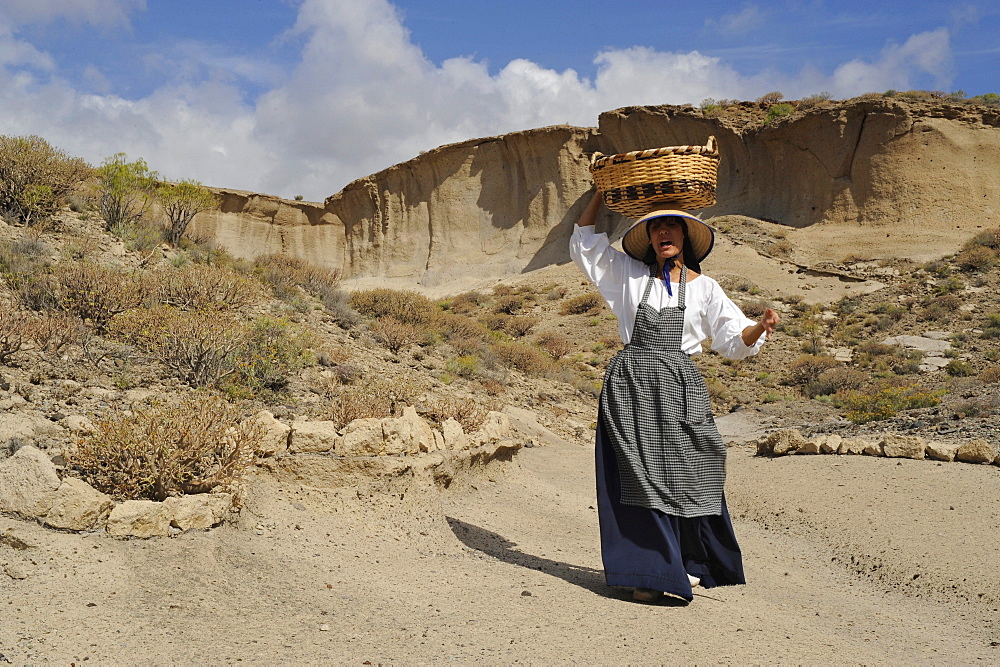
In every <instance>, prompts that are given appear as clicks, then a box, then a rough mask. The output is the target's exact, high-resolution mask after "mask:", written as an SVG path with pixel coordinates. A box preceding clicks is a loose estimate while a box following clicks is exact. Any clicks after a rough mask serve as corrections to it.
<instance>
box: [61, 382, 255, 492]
mask: <svg viewBox="0 0 1000 667" xmlns="http://www.w3.org/2000/svg"><path fill="white" fill-rule="evenodd" d="M262 438H263V429H262V427H261V426H260V425H259V424H258V423H257V422H255V421H253V420H252V419H248V418H245V417H244V416H242V415H241V414H240V412H239V410H238V409H237V408H236V407H234V406H232V405H230V404H228V403H226V402H225V401H224V400H222V399H221V398H219V397H218V396H216V395H214V394H203V393H192V394H189V395H186V396H184V397H182V398H180V399H179V400H175V401H171V402H161V403H157V404H155V405H153V406H151V407H133V408H132V409H131V410H128V411H124V410H112V411H111V413H110V414H109V415H108V416H106V417H105V418H103V419H101V420H98V421H97V422H96V423H95V424H94V429H93V433H92V435H90V436H88V437H86V438H83V439H81V440H79V441H78V442H77V443H76V446H75V447H74V448H73V449H71V450H70V451H69V452H68V453H67V455H66V461H67V465H68V466H69V467H70V468H72V469H74V470H76V471H77V472H78V473H79V474H80V475H81V477H83V479H84V480H86V481H87V482H88V483H89V484H90V485H91V486H93V487H94V488H96V489H98V490H100V491H103V492H104V493H108V494H110V495H112V496H114V497H116V498H118V499H121V500H128V499H139V498H147V499H150V500H160V501H162V500H165V499H166V498H168V497H170V496H175V495H180V494H184V493H206V492H208V491H211V490H213V489H215V488H217V487H225V486H227V485H229V484H231V483H232V482H233V481H234V480H236V479H237V478H239V477H240V475H241V474H243V472H244V471H245V470H246V469H247V468H248V467H249V465H250V464H251V462H252V455H253V452H254V449H255V447H256V446H257V445H258V443H259V442H260V441H261V440H262Z"/></svg>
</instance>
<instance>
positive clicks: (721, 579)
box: [596, 420, 746, 601]
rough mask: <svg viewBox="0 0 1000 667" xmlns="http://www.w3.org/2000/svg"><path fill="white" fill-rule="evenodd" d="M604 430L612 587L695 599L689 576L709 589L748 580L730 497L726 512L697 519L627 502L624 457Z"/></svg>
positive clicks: (602, 500)
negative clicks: (621, 464)
mask: <svg viewBox="0 0 1000 667" xmlns="http://www.w3.org/2000/svg"><path fill="white" fill-rule="evenodd" d="M598 424H600V420H599V421H598ZM603 430H604V428H603V426H599V427H598V429H597V452H596V454H597V456H596V458H597V513H598V516H599V519H600V524H601V556H602V558H603V560H604V577H605V579H606V581H607V583H608V585H609V586H629V587H633V588H651V589H653V590H657V591H664V592H666V593H670V594H671V595H676V596H678V597H682V598H684V599H686V600H689V601H690V600H691V599H692V593H691V584H690V582H689V580H688V577H687V575H688V574H690V575H692V576H695V577H698V578H699V579H701V585H702V586H704V587H705V588H712V587H714V586H731V585H735V584H745V583H746V579H745V578H744V576H743V557H742V555H741V553H740V547H739V545H738V544H737V543H736V535H735V534H734V533H733V524H732V522H731V521H730V519H729V510H728V509H727V508H726V499H725V498H723V499H722V514H721V515H715V516H700V517H693V518H684V517H678V516H672V515H669V514H664V513H663V512H660V511H659V510H655V509H647V508H645V507H637V506H634V505H624V504H622V502H621V483H620V480H619V476H618V461H617V458H616V456H615V452H614V449H613V448H612V447H611V445H610V443H608V441H607V438H606V436H605V435H604V433H603Z"/></svg>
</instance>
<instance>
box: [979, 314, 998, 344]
mask: <svg viewBox="0 0 1000 667" xmlns="http://www.w3.org/2000/svg"><path fill="white" fill-rule="evenodd" d="M981 336H982V337H983V338H1000V313H987V314H986V322H985V323H984V325H983V333H982V334H981Z"/></svg>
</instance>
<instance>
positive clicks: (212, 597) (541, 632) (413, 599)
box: [0, 442, 1000, 664]
mask: <svg viewBox="0 0 1000 667" xmlns="http://www.w3.org/2000/svg"><path fill="white" fill-rule="evenodd" d="M731 452H732V454H731V457H730V483H729V487H728V489H729V491H728V493H729V499H730V505H731V508H732V511H733V515H734V518H735V520H736V530H737V535H738V536H739V538H740V540H741V544H742V547H743V550H744V555H745V559H746V568H747V578H748V580H749V581H750V584H749V585H748V586H745V587H735V588H716V589H712V590H708V591H702V592H701V594H699V595H697V596H696V598H695V600H694V602H693V603H692V604H691V605H689V606H687V607H672V606H666V605H659V606H644V605H640V604H636V603H633V602H631V601H630V600H629V599H628V596H627V594H626V592H625V591H622V590H615V589H608V588H606V587H605V586H604V582H603V575H602V573H601V569H600V568H601V563H600V553H599V549H598V533H597V520H596V512H595V510H594V509H593V506H594V498H593V491H592V489H593V478H592V474H593V473H592V468H593V466H592V454H593V450H592V448H590V447H587V446H585V445H578V444H572V443H565V442H563V443H552V444H549V445H547V446H544V447H535V448H532V449H525V450H522V452H521V453H520V454H519V455H518V456H517V459H516V460H515V462H513V463H508V464H494V465H493V466H491V467H490V468H487V469H486V470H482V471H479V472H477V473H475V474H471V473H470V474H469V475H468V476H466V477H464V478H462V479H460V480H458V481H456V482H455V483H454V484H453V485H452V486H451V487H450V488H449V489H447V490H444V491H439V490H435V489H432V488H419V489H417V488H409V489H406V488H403V487H399V488H397V489H395V491H394V492H393V493H391V494H390V493H389V492H388V491H386V490H385V489H383V490H382V491H381V492H378V493H376V492H368V491H365V490H362V489H357V488H340V489H329V488H321V486H322V484H321V482H322V480H321V479H319V478H316V479H302V478H300V479H294V478H293V477H294V476H293V475H291V474H285V475H278V476H274V475H269V476H265V477H262V478H260V479H259V480H258V481H257V483H256V484H255V485H254V487H253V489H252V490H251V493H250V496H249V498H248V504H247V507H246V509H245V510H244V512H243V517H242V519H241V522H240V523H241V525H240V526H230V527H224V528H220V529H216V530H214V531H211V532H207V533H194V534H185V535H182V536H180V537H178V538H175V539H158V540H149V541H131V542H119V541H113V540H110V539H107V538H105V537H98V536H88V537H80V536H76V535H63V534H59V533H54V532H51V531H47V530H44V529H41V528H39V527H37V526H34V525H30V524H26V523H23V522H17V521H13V520H10V519H0V536H2V537H0V562H5V563H7V564H13V565H15V566H17V567H21V568H22V569H23V573H24V574H26V575H27V576H26V578H25V579H22V580H14V579H11V578H9V577H0V605H2V606H3V614H2V616H3V619H4V620H3V622H2V623H0V654H2V655H3V658H0V662H2V661H3V659H6V660H9V661H11V662H13V663H14V664H22V663H29V662H30V663H40V662H48V661H51V662H64V663H65V662H77V663H79V662H80V661H83V660H85V659H88V658H89V660H88V662H90V663H97V664H100V663H112V662H117V663H120V662H133V663H134V662H167V661H169V662H179V663H204V662H206V661H211V662H213V663H235V662H266V663H273V662H329V661H333V662H344V663H351V662H354V663H360V662H363V661H365V660H368V661H371V662H372V663H380V662H382V663H385V662H394V663H399V662H428V661H459V662H472V661H489V662H522V661H523V662H528V661H531V662H542V663H552V662H588V663H591V662H605V663H625V662H632V663H635V662H726V661H731V662H837V663H845V662H848V663H914V662H942V661H947V662H949V663H952V664H954V663H975V662H984V663H985V662H993V663H995V662H996V661H997V660H998V659H1000V647H998V646H996V645H995V644H996V642H997V641H1000V631H998V628H997V626H996V624H995V621H993V620H991V619H992V618H993V617H995V616H997V614H996V612H995V609H996V607H997V606H998V600H997V597H998V596H997V592H998V590H997V578H998V575H997V572H1000V567H998V564H997V561H996V559H997V555H996V549H995V544H996V535H997V532H996V531H997V527H996V525H995V519H994V520H993V521H994V523H993V524H989V517H992V516H993V514H990V513H989V512H988V510H987V509H982V510H978V509H977V510H975V511H973V510H967V511H965V512H959V510H949V509H947V507H950V506H952V505H951V503H952V502H954V501H952V500H948V499H947V497H945V496H941V495H940V494H937V493H936V492H935V491H934V490H933V489H934V485H935V483H940V485H941V488H942V489H943V488H953V487H955V486H956V485H958V486H957V488H962V487H963V486H964V488H965V493H960V492H958V491H955V493H956V494H957V495H960V496H962V497H965V498H966V499H967V503H968V505H970V506H971V505H975V506H977V507H983V508H987V507H989V506H993V507H996V506H997V505H996V504H997V502H1000V497H998V494H1000V491H998V490H997V489H998V487H1000V485H998V484H997V481H998V479H997V470H996V469H995V468H989V467H976V466H967V465H961V464H952V465H951V466H936V465H935V464H933V463H929V462H907V465H903V466H896V465H895V463H894V462H892V461H887V460H885V459H880V460H876V459H866V458H865V457H853V458H852V459H839V460H837V459H835V458H834V457H799V458H798V459H795V458H794V457H789V458H788V459H783V460H766V459H757V458H755V457H752V456H750V454H749V452H748V451H747V450H746V449H744V448H736V449H733V450H731ZM835 464H839V465H835ZM900 475H901V476H900ZM991 475H992V476H991ZM300 477H301V476H300ZM844 479H847V480H849V481H852V483H853V495H854V498H847V497H845V496H844V495H843V493H844V492H843V489H844V488H845V487H842V486H839V485H840V484H844V483H846V482H845V481H844ZM906 480H910V482H907V481H906ZM911 482H912V483H913V484H917V483H922V484H923V487H922V488H930V489H931V491H929V492H928V493H925V494H919V493H918V494H915V495H914V494H913V493H910V489H909V487H908V486H907V484H909V483H911ZM831 489H838V490H840V494H841V495H840V496H838V497H836V498H835V497H834V494H835V492H834V491H831ZM896 489H899V490H896ZM932 495H933V496H934V497H933V498H932V497H931V496H932ZM904 499H905V501H906V502H903V500H904ZM943 503H948V504H947V505H944V509H942V508H941V507H940V505H941V504H943ZM800 510H801V511H800ZM880 515H881V516H882V519H879V518H878V517H879V516H880ZM942 515H943V516H942ZM919 517H926V518H927V520H926V521H924V522H921V521H915V520H913V519H915V518H919ZM984 521H985V524H986V525H984ZM956 522H957V523H958V524H961V525H959V526H958V527H953V528H951V529H949V528H948V527H949V526H952V525H954V524H956ZM949 530H951V531H952V533H948V532H947V531H949ZM942 531H946V532H945V533H944V537H945V539H942V540H938V542H937V544H938V546H936V547H934V548H932V549H931V548H929V549H924V550H912V553H910V552H908V551H905V550H909V549H912V547H913V544H915V543H920V542H921V541H926V538H925V536H924V533H928V532H929V533H940V532H942ZM963 531H964V532H963ZM958 534H961V535H962V540H961V541H960V542H956V541H955V535H958ZM893 547H896V548H897V549H903V550H904V551H903V552H899V551H893ZM880 550H882V551H880ZM852 552H853V553H856V556H857V563H855V564H852V563H851V562H850V560H849V557H848V554H849V553H852ZM883 552H884V553H883ZM890 553H902V554H903V555H901V556H899V557H898V558H897V559H896V561H894V562H893V564H892V566H891V567H890V566H889V561H890V559H889V558H888V556H887V555H886V554H890ZM880 554H881V555H880ZM845 558H847V561H846V562H845ZM876 560H880V562H882V563H883V565H882V566H881V567H880V568H876V569H875V570H874V571H873V570H870V569H868V568H869V567H870V565H872V564H874V563H875V561H876ZM915 564H920V565H921V566H922V569H921V570H920V571H919V572H920V573H922V576H920V577H918V578H917V579H915V580H914V579H910V580H909V582H906V581H905V580H906V578H907V577H911V576H912V575H911V574H910V573H911V571H913V568H914V566H915ZM958 564H963V565H964V568H959V567H958ZM957 570H964V571H957ZM872 572H874V574H872ZM913 573H914V574H916V573H918V572H916V571H913ZM973 575H974V576H973ZM973 579H979V580H980V581H981V582H983V583H982V586H978V585H973V584H971V583H968V582H969V581H970V580H973ZM921 580H923V581H921ZM962 580H965V582H964V583H963V581H962ZM924 582H927V583H926V584H925V583H924ZM949 582H952V583H949ZM991 582H992V583H991ZM952 585H954V586H956V588H955V589H950V588H949V586H952ZM977 586H978V587H977ZM949 590H954V591H957V592H958V594H955V595H950V596H949V594H947V592H946V591H949ZM980 592H982V593H984V595H983V597H979V596H978V593H980ZM960 595H965V596H966V597H969V598H971V600H968V601H967V600H965V599H963V598H962V597H960ZM991 643H992V644H994V645H991Z"/></svg>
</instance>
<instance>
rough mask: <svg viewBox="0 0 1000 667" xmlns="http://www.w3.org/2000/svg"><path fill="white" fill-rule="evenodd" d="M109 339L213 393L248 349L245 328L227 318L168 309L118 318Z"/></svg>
mask: <svg viewBox="0 0 1000 667" xmlns="http://www.w3.org/2000/svg"><path fill="white" fill-rule="evenodd" d="M108 334H109V336H110V337H111V338H112V339H115V340H120V341H123V342H131V343H133V344H135V345H137V346H138V347H139V348H140V349H143V350H144V351H146V352H149V353H151V354H153V355H154V356H155V357H156V358H157V359H158V360H160V361H161V362H163V364H164V365H166V366H167V367H168V368H170V369H171V370H173V371H174V372H175V373H176V374H177V376H178V377H179V378H180V379H182V380H183V381H185V382H187V383H188V384H190V385H191V386H192V387H209V386H215V387H218V386H221V383H222V382H223V381H224V380H226V379H228V378H230V377H231V376H234V375H236V374H237V373H238V364H239V357H240V352H241V351H242V350H243V349H244V347H245V345H246V344H247V330H246V327H245V326H244V324H243V323H242V322H241V321H240V320H238V319H236V318H235V317H233V316H231V315H227V314H224V313H217V312H210V311H182V310H178V309H176V308H173V307H170V306H158V307H156V308H137V309H134V310H130V311H128V312H126V313H123V314H121V315H119V316H118V317H116V318H114V320H112V321H111V323H110V324H109V326H108Z"/></svg>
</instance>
